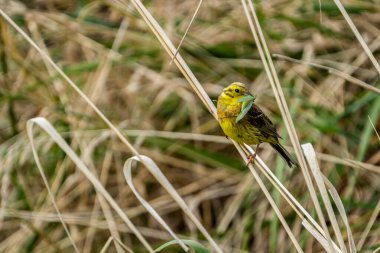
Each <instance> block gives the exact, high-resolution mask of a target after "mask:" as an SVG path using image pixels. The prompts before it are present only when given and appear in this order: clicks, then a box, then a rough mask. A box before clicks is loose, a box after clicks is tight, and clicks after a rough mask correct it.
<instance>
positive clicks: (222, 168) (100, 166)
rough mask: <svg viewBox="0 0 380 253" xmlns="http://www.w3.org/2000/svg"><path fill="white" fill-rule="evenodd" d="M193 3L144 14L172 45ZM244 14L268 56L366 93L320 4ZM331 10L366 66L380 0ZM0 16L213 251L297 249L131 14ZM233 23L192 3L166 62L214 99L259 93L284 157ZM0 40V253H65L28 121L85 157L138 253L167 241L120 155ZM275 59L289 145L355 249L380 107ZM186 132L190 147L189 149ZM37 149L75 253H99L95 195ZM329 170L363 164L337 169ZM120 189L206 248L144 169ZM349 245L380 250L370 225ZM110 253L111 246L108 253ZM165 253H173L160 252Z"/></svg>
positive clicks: (302, 235)
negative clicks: (174, 59)
mask: <svg viewBox="0 0 380 253" xmlns="http://www.w3.org/2000/svg"><path fill="white" fill-rule="evenodd" d="M197 4H198V2H197V1H193V0H191V1H162V0H161V1H144V5H146V6H147V8H148V9H149V11H150V12H151V13H152V15H153V16H154V17H155V18H156V19H157V20H158V21H159V23H160V24H161V25H162V26H163V28H164V29H165V31H166V32H167V33H168V35H169V37H170V39H171V40H172V41H173V42H174V43H175V45H176V44H178V43H179V42H180V40H181V38H182V35H183V34H184V32H185V30H186V28H187V26H188V24H189V21H190V19H191V16H192V15H193V12H194V11H195V8H196V6H197ZM255 4H256V6H257V10H258V13H259V19H260V22H261V25H262V28H263V30H264V32H265V36H266V38H267V42H268V45H269V47H270V50H271V52H272V53H276V54H280V55H286V56H288V57H292V58H296V59H301V60H304V61H309V62H313V63H318V64H321V65H324V66H329V67H332V68H335V69H338V70H340V71H342V72H345V73H347V74H349V75H351V76H353V77H355V78H358V79H360V80H361V81H363V82H366V83H368V84H371V85H373V86H376V87H378V86H379V75H378V73H377V72H376V70H375V69H374V67H373V65H372V64H371V63H370V62H369V60H368V58H367V56H366V55H365V54H364V51H363V49H362V48H361V46H360V44H359V43H358V41H357V40H356V38H355V37H354V35H353V34H352V32H351V30H350V29H349V27H348V26H347V24H346V22H345V20H344V19H343V17H342V15H341V14H340V12H339V10H338V9H337V8H336V6H335V5H334V3H333V2H332V1H325V0H323V1H321V3H320V4H319V2H318V1H307V2H305V1H299V0H294V1H288V0H271V1H255ZM344 4H345V7H346V10H347V11H348V13H349V14H350V17H351V18H352V19H353V21H354V23H355V25H356V26H357V27H358V29H359V31H360V32H361V34H362V35H363V37H364V38H365V40H366V43H367V44H368V45H369V47H370V48H371V50H372V51H373V52H374V55H375V58H376V59H379V55H380V49H379V48H380V29H379V27H380V15H379V10H380V2H379V1H376V0H374V1H364V0H363V1H354V0H346V1H344ZM0 6H1V8H2V9H3V10H4V11H5V12H7V13H8V14H9V15H11V16H12V18H13V20H15V21H16V22H17V24H18V25H20V26H21V27H22V28H23V29H24V30H26V31H28V34H30V36H31V37H32V38H33V40H34V41H36V42H37V44H38V45H39V46H40V47H42V48H46V50H47V52H48V53H49V55H50V56H51V57H52V58H53V60H54V61H55V62H56V63H58V64H59V66H61V67H62V68H63V70H64V71H65V73H66V74H67V75H68V76H70V78H71V79H73V80H74V81H75V82H76V84H77V85H79V86H80V88H81V90H83V91H84V92H85V93H86V94H87V95H88V96H89V97H90V98H91V100H92V101H93V102H94V103H95V104H96V105H97V106H98V108H100V110H101V111H102V112H104V113H105V115H106V116H107V117H108V118H109V119H110V120H111V121H112V122H113V123H115V124H116V125H117V126H118V127H119V128H120V129H122V130H123V133H124V134H125V135H126V136H128V137H129V139H130V140H132V142H133V143H134V145H135V147H136V148H137V149H138V150H139V152H140V153H142V154H145V155H147V156H149V157H151V158H152V159H153V160H155V161H156V162H157V163H158V165H159V166H160V168H161V169H162V170H163V172H164V173H165V175H166V176H167V177H168V178H169V180H170V182H172V183H173V185H174V186H175V187H176V189H177V190H178V192H179V193H180V194H181V195H182V196H183V197H184V198H185V200H186V201H187V202H188V203H189V205H190V206H191V207H192V209H193V211H194V213H195V214H196V215H197V216H198V217H199V218H200V220H201V221H202V223H203V224H204V226H205V227H206V228H207V229H208V231H209V232H210V233H211V234H212V235H213V237H214V238H215V239H216V240H217V241H218V242H219V243H220V245H221V246H223V247H225V248H224V249H225V251H226V252H295V250H294V249H293V248H292V244H291V242H290V240H289V238H288V236H287V235H286V233H285V231H284V229H283V228H282V226H281V225H280V224H279V222H278V219H277V217H276V215H275V214H274V213H273V211H272V209H271V207H270V206H269V204H268V202H267V200H266V199H265V197H264V195H263V194H262V192H261V191H260V190H259V188H258V187H257V185H256V183H255V182H254V180H253V178H252V176H251V175H250V173H249V172H248V170H247V169H246V167H245V165H244V163H243V161H242V160H241V159H240V158H239V156H238V153H237V152H236V151H235V149H234V147H233V146H232V145H230V143H229V141H228V140H226V139H225V138H224V137H223V134H222V131H221V130H220V128H219V126H218V123H217V121H215V120H214V119H213V118H212V117H211V115H210V114H209V112H208V111H207V110H206V109H205V108H204V107H203V105H202V104H201V103H200V101H199V99H198V98H197V96H196V95H195V94H194V93H193V91H192V90H191V88H190V86H188V84H187V81H186V80H185V79H184V78H183V76H182V75H181V74H180V72H179V71H178V70H177V68H176V67H175V65H174V64H169V62H170V58H169V57H168V55H167V54H166V53H165V52H164V50H163V49H162V47H161V45H160V44H159V42H158V41H157V40H156V38H155V37H154V35H153V34H152V33H151V32H150V30H149V29H148V28H147V26H146V24H145V22H144V21H143V20H142V18H141V17H140V16H139V15H138V13H137V12H136V11H135V10H134V9H133V8H131V10H130V13H128V15H124V13H123V12H122V11H121V10H120V8H119V6H118V5H116V4H115V3H113V2H112V1H100V0H99V1H86V0H81V1H72V0H69V1H63V0H54V1H48V0H34V1H4V2H3V3H2V4H1V5H0ZM131 7H132V6H131ZM243 13H244V12H243V8H242V6H241V3H240V2H239V1H226V0H220V1H205V2H204V3H203V4H202V6H201V9H200V12H199V13H198V15H197V17H196V19H195V21H194V23H193V25H192V26H191V29H190V31H189V34H188V36H187V38H186V39H185V41H184V44H183V45H182V47H181V49H180V53H181V55H182V56H183V57H184V59H185V60H186V62H187V63H188V64H189V66H190V68H191V70H192V71H193V72H194V74H195V75H196V76H197V78H198V79H199V80H200V82H201V83H202V84H203V86H204V88H205V89H206V91H207V92H208V94H209V95H210V96H211V97H212V98H214V99H216V98H217V96H218V94H219V93H220V92H221V90H222V88H223V87H224V86H226V85H228V84H229V83H230V82H233V81H240V82H244V83H247V84H249V86H250V88H251V90H252V92H253V93H255V94H257V100H256V102H257V104H258V105H259V106H260V107H261V108H262V109H263V110H264V111H265V112H266V113H267V114H268V115H269V116H270V118H271V119H272V120H273V122H274V123H275V124H276V125H277V126H278V130H279V133H281V135H282V136H283V137H284V140H283V144H287V138H286V132H285V128H284V126H283V124H282V119H281V115H280V113H279V110H278V107H277V104H276V102H275V99H274V96H273V93H272V90H271V87H270V85H269V82H268V80H267V78H266V74H265V72H264V71H263V67H262V65H261V61H260V58H259V55H258V52H257V49H256V46H255V44H254V42H253V39H252V35H251V32H250V30H249V27H248V23H247V20H246V17H245V16H244V14H243ZM123 19H125V22H127V24H128V27H127V29H126V32H125V36H123V38H122V42H121V44H120V47H119V48H118V49H117V50H115V51H114V53H112V54H111V55H109V52H110V50H111V48H112V45H113V42H114V39H115V36H116V33H117V31H118V29H119V27H120V24H121V22H122V20H123ZM0 28H1V31H0V32H1V34H0V71H1V74H0V84H1V85H0V115H1V117H0V129H1V131H0V142H1V145H0V151H1V152H0V155H1V157H0V161H1V165H0V168H1V171H0V173H1V208H2V209H1V210H2V212H1V217H0V218H1V219H2V220H1V223H0V225H1V231H0V251H1V252H71V251H72V248H71V247H70V244H69V243H68V240H67V237H66V235H65V233H64V230H63V228H62V226H61V224H60V223H59V220H58V218H57V216H56V215H55V212H54V209H53V207H52V205H51V201H50V200H49V198H48V197H47V192H46V189H45V188H44V184H43V182H42V180H41V177H40V175H39V173H38V171H37V169H36V166H35V162H34V160H33V157H32V155H31V149H30V144H29V142H28V140H27V138H26V134H25V127H26V121H27V120H28V119H30V118H32V117H35V116H43V117H46V118H47V119H48V120H49V121H50V122H51V123H52V124H53V125H54V126H55V127H56V128H57V129H58V130H59V131H60V132H62V134H63V135H64V136H65V138H66V141H68V142H69V143H70V144H71V145H72V147H73V148H74V149H75V150H76V151H77V152H78V153H79V154H83V153H85V152H86V150H87V149H88V148H89V146H90V145H94V146H91V147H93V148H94V149H93V150H91V152H90V156H89V158H88V157H87V161H86V163H87V164H88V165H89V166H90V167H93V168H94V169H95V170H97V172H98V174H99V175H102V176H103V180H104V181H103V182H104V184H105V186H106V188H107V190H108V191H109V192H110V193H111V195H112V196H113V197H114V198H115V200H117V201H118V203H119V204H120V205H121V206H122V208H123V209H124V210H125V211H126V212H127V214H128V215H129V216H130V217H133V219H132V220H133V222H134V223H135V224H136V225H137V226H138V227H139V228H140V229H141V231H142V233H143V234H144V235H145V236H146V237H147V238H148V239H149V242H150V243H152V245H154V246H159V245H161V244H162V243H164V242H166V241H168V240H170V239H171V238H170V236H169V235H168V234H167V233H166V232H164V231H163V230H162V228H161V227H160V226H159V225H158V224H157V222H156V221H155V220H154V219H153V218H152V217H151V216H150V215H148V214H147V213H146V211H145V210H144V209H143V208H142V207H141V205H140V204H139V203H138V201H137V200H136V198H135V197H134V196H133V195H132V194H131V191H130V189H129V188H128V187H127V185H126V184H125V180H124V179H123V176H122V165H123V163H124V161H125V159H127V158H128V157H130V156H131V154H130V153H129V152H128V151H127V150H126V149H125V148H124V146H122V145H121V143H120V142H119V141H118V140H117V139H115V138H114V137H112V136H111V137H109V138H103V137H102V134H104V133H105V132H108V130H107V129H106V126H105V124H104V123H103V122H102V121H101V120H100V119H99V118H98V117H97V116H96V115H95V113H93V111H92V110H91V109H90V108H89V107H88V106H87V105H86V104H85V102H84V101H83V100H81V99H80V97H79V96H78V95H77V94H76V93H75V92H73V90H72V89H71V88H70V87H69V86H67V85H66V84H65V82H64V81H63V80H62V79H61V78H60V77H59V76H58V75H57V74H56V73H54V72H53V71H50V70H49V69H48V68H47V67H46V66H45V64H44V62H43V61H42V59H41V57H40V56H39V55H38V53H37V52H36V51H35V50H34V49H32V48H31V47H30V46H29V44H27V42H26V41H25V40H24V39H23V38H21V36H20V35H19V34H18V33H17V32H15V31H14V30H13V29H12V28H11V27H10V26H9V25H8V24H7V23H6V22H5V21H4V20H3V19H0ZM274 60H275V64H276V69H277V72H278V74H279V77H280V81H281V83H282V87H283V90H284V92H285V96H286V99H287V102H288V105H289V107H290V110H291V113H292V118H293V121H294V123H295V127H296V129H297V133H298V136H299V138H300V140H301V142H302V143H306V142H311V143H312V144H313V146H314V148H315V149H316V150H317V151H318V152H319V153H321V155H320V156H319V157H320V160H319V161H320V166H321V169H322V171H323V173H324V175H326V176H327V177H328V178H329V179H330V181H332V182H333V184H334V186H335V187H336V189H337V190H338V192H339V194H340V196H341V198H342V200H343V203H344V205H345V208H346V211H347V214H348V218H349V222H350V225H351V229H352V231H353V235H354V239H355V242H356V243H358V242H359V241H361V238H362V233H363V231H364V230H365V227H366V225H367V224H368V222H369V220H370V218H371V216H373V214H374V211H375V210H376V208H378V206H379V202H380V198H379V197H380V191H379V190H380V178H379V173H380V168H379V167H378V165H379V164H380V152H379V147H380V145H379V143H380V140H379V139H378V138H377V137H376V134H375V132H374V130H373V127H372V125H371V123H370V121H369V119H368V116H369V117H370V118H371V120H372V122H373V123H374V125H375V127H376V128H377V129H378V127H379V123H378V122H379V120H378V117H379V111H380V97H379V95H378V94H376V93H374V92H371V91H368V90H366V89H363V88H361V87H359V86H357V85H355V84H353V83H351V82H348V81H346V80H344V79H342V78H340V77H338V76H336V75H333V74H331V73H329V72H328V71H326V70H323V69H319V68H314V67H310V66H307V65H301V64H298V63H295V62H290V61H285V60H283V59H281V58H279V57H275V58H274ZM195 134H203V135H204V136H202V138H196V136H197V135H195ZM215 135H218V136H220V137H215ZM37 143H38V145H39V146H40V150H39V154H40V157H41V159H42V162H43V165H44V168H45V169H46V173H47V175H48V177H49V180H50V181H49V182H50V185H51V186H52V188H53V189H54V192H55V194H56V199H57V202H58V204H59V207H60V210H61V212H62V213H63V214H64V217H65V219H66V218H67V223H68V224H69V227H70V230H71V232H72V233H73V237H74V238H75V241H76V242H77V244H78V245H79V247H80V250H81V251H83V252H98V251H100V249H101V248H102V246H103V245H104V244H105V242H106V241H107V239H108V237H109V231H108V230H107V224H106V223H105V218H104V216H103V213H102V212H101V210H100V209H99V207H98V206H97V207H96V205H95V202H97V200H96V197H95V196H96V194H95V191H94V189H93V188H92V186H91V184H90V183H89V182H88V181H87V180H86V179H85V178H84V177H83V175H81V174H80V173H79V172H78V171H77V170H76V168H75V166H74V165H73V164H72V162H71V161H69V160H68V159H66V158H65V155H64V153H63V151H61V150H60V149H59V148H58V147H57V146H55V145H53V143H52V141H51V140H49V139H48V138H47V137H46V136H44V135H41V136H40V138H39V141H38V142H37ZM262 146H263V147H262V148H261V149H260V151H259V154H260V156H261V157H262V158H263V160H264V161H266V162H267V163H268V165H270V166H271V168H272V170H273V171H274V172H275V174H276V175H277V176H278V177H279V178H280V179H281V180H282V181H283V182H284V185H285V186H286V187H287V188H288V189H289V190H290V191H291V192H292V193H293V194H294V195H295V196H296V197H297V199H298V200H299V201H300V202H301V203H302V204H303V205H304V206H305V207H306V208H308V207H311V203H310V197H309V195H308V194H306V193H305V192H306V186H305V184H304V182H303V180H304V179H303V177H302V175H301V173H300V171H290V170H289V169H288V168H287V167H286V166H285V164H284V163H283V161H282V160H281V158H278V157H277V156H276V155H275V153H274V152H273V151H272V150H271V149H270V148H268V146H267V145H262ZM326 155H329V156H326ZM343 159H352V160H357V161H361V162H363V163H362V164H361V166H360V165H358V164H357V163H356V164H355V163H352V162H349V163H347V160H345V161H346V163H343ZM134 180H135V184H136V185H137V187H138V189H139V191H140V192H141V193H142V194H143V196H144V197H145V198H146V199H147V200H149V201H150V203H152V205H153V206H154V207H155V208H156V210H157V211H158V213H159V214H160V215H161V216H162V217H163V218H164V219H165V220H166V221H167V222H168V223H169V224H170V225H171V227H172V228H173V229H174V231H175V232H176V233H177V234H179V235H181V236H182V237H189V238H193V239H195V240H197V241H199V242H201V243H202V241H203V239H204V238H202V237H199V234H198V232H197V230H196V229H195V227H194V226H193V225H192V224H190V222H189V220H188V219H187V218H186V217H185V216H184V215H183V214H182V213H181V211H180V210H179V208H178V207H177V205H176V204H174V202H173V200H172V199H171V198H170V197H169V196H168V195H167V193H166V191H164V190H163V189H162V188H161V187H160V186H159V184H158V183H157V182H156V181H155V180H154V178H153V177H152V176H151V175H150V174H149V172H148V171H146V170H144V169H138V170H136V174H135V176H134ZM265 182H266V181H265ZM268 187H269V188H270V189H272V188H271V187H270V186H269V184H268ZM273 196H274V197H275V199H276V201H277V203H278V205H279V206H280V209H281V211H282V213H283V215H284V216H285V218H286V220H287V222H288V223H289V224H290V225H291V228H292V230H293V232H294V233H295V235H296V237H297V239H298V240H299V242H300V244H301V246H302V247H303V248H304V250H305V252H319V251H322V250H323V249H322V248H321V247H320V245H319V244H318V242H316V241H315V240H314V239H313V237H312V236H310V235H309V233H308V232H307V231H305V230H304V229H302V226H301V221H300V220H299V219H297V217H296V215H295V214H294V213H293V211H292V210H291V208H290V207H289V206H288V205H287V204H286V203H283V202H282V201H281V198H280V196H279V194H278V193H277V191H276V190H275V189H273ZM116 219H117V217H116ZM117 228H118V229H119V230H120V231H122V233H121V234H122V241H123V242H124V243H125V244H126V245H128V246H129V247H131V248H132V249H133V251H134V252H144V250H143V248H142V246H141V245H140V244H139V242H138V241H137V240H136V238H135V237H134V236H131V235H130V234H129V233H128V232H127V231H126V228H125V226H124V225H123V224H120V226H118V227H117ZM343 228H344V226H343V223H342V230H343ZM362 244H363V246H362V249H361V251H360V252H372V251H373V250H375V249H376V248H378V247H379V246H380V222H379V220H378V219H377V220H375V223H374V225H373V226H372V228H371V230H370V232H369V234H368V236H367V237H366V238H365V240H363V242H362ZM114 250H115V248H113V247H111V248H110V249H109V252H113V251H114ZM172 252H180V250H177V251H176V250H175V248H173V249H172Z"/></svg>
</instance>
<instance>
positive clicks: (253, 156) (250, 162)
mask: <svg viewBox="0 0 380 253" xmlns="http://www.w3.org/2000/svg"><path fill="white" fill-rule="evenodd" d="M255 158H256V153H254V154H250V155H249V156H248V162H247V164H246V166H247V167H248V165H249V164H252V165H253V164H255Z"/></svg>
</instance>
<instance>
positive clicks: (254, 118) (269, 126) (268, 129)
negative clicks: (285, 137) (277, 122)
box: [246, 105, 281, 138]
mask: <svg viewBox="0 0 380 253" xmlns="http://www.w3.org/2000/svg"><path fill="white" fill-rule="evenodd" d="M246 117H247V119H248V121H249V123H250V124H251V125H253V126H254V127H256V128H258V129H259V130H260V131H261V132H262V133H263V134H264V135H268V136H273V137H276V138H281V137H280V135H278V133H277V131H276V128H275V126H274V125H273V123H272V121H270V119H269V118H268V117H267V116H266V115H265V114H264V113H263V111H261V109H260V108H259V107H258V106H257V105H253V106H252V108H251V109H250V110H249V112H248V113H247V116H246Z"/></svg>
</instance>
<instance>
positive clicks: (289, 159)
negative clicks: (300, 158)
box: [270, 143, 299, 168]
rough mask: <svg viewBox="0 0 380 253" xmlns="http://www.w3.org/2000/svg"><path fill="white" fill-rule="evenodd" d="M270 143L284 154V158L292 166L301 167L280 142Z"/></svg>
mask: <svg viewBox="0 0 380 253" xmlns="http://www.w3.org/2000/svg"><path fill="white" fill-rule="evenodd" d="M270 145H271V146H272V147H273V148H274V149H275V150H276V151H277V152H278V153H279V154H280V155H281V156H282V158H284V160H285V161H286V162H287V164H288V165H289V167H290V168H293V167H299V165H298V162H297V161H296V160H295V159H294V158H293V157H292V156H291V155H290V154H289V152H288V151H286V149H285V148H284V147H283V146H282V145H281V144H280V143H271V144H270Z"/></svg>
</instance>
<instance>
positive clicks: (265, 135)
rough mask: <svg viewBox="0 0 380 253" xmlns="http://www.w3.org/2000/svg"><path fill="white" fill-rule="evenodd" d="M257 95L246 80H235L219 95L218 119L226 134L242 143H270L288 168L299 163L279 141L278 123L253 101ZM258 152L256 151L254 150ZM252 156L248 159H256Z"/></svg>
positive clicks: (250, 160)
mask: <svg viewBox="0 0 380 253" xmlns="http://www.w3.org/2000/svg"><path fill="white" fill-rule="evenodd" d="M253 101H254V96H253V95H252V94H251V93H250V92H249V90H248V88H247V86H246V85H245V84H243V83H239V82H234V83H232V84H230V85H229V86H228V87H227V88H225V89H223V92H222V93H221V94H220V96H219V97H218V106H217V107H218V118H219V123H220V126H221V127H222V129H223V131H224V133H225V134H226V135H227V136H228V137H229V138H231V139H233V140H234V141H236V142H237V143H239V144H243V143H246V144H248V145H257V146H256V150H257V149H258V147H259V145H260V143H263V142H267V143H269V144H270V145H271V146H272V147H273V148H274V149H275V150H276V151H277V152H278V153H279V154H280V155H281V156H282V157H283V158H284V160H285V161H286V162H287V164H288V165H289V167H297V166H298V163H297V162H296V161H295V160H294V159H293V158H292V157H291V156H290V154H289V153H288V151H286V149H285V148H284V147H283V146H282V145H281V144H280V142H279V141H278V139H279V138H281V137H280V135H278V133H277V131H276V128H275V126H274V125H273V123H272V122H271V121H270V119H269V118H268V117H267V116H266V115H265V114H264V113H263V112H262V111H261V109H260V108H259V107H258V106H257V105H255V104H254V103H253ZM255 153H256V152H255ZM252 159H253V160H254V157H250V159H249V162H253V160H252Z"/></svg>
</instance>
